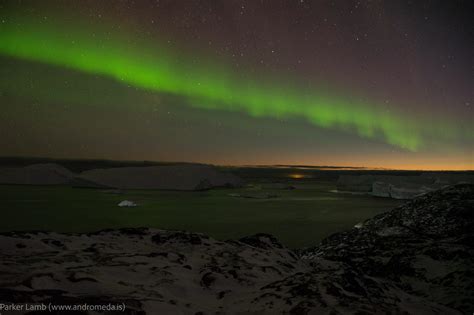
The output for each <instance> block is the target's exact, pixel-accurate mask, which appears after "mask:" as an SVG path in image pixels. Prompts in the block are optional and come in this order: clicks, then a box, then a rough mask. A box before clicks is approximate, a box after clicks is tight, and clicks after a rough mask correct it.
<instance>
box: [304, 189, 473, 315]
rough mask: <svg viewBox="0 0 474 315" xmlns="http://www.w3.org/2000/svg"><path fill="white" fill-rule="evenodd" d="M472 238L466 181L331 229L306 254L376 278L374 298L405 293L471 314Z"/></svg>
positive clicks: (362, 276)
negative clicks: (351, 224)
mask: <svg viewBox="0 0 474 315" xmlns="http://www.w3.org/2000/svg"><path fill="white" fill-rule="evenodd" d="M473 240H474V185H468V184H466V185H457V186H451V187H447V188H445V189H442V190H439V191H436V192H432V193H428V194H426V195H423V196H421V197H418V198H416V199H414V200H413V201H411V202H408V203H406V204H405V205H402V206H400V207H398V208H395V209H393V210H391V211H389V212H386V213H382V214H380V215H377V216H375V217H374V218H372V219H369V220H367V221H365V222H364V223H363V225H362V226H359V227H358V228H354V229H352V230H349V231H346V232H342V233H336V234H333V235H331V236H330V237H328V238H327V239H325V240H323V241H322V242H321V244H320V245H318V246H315V247H313V248H308V249H306V250H304V251H302V256H303V258H304V259H305V260H308V261H314V262H317V263H322V262H323V261H330V262H333V263H343V264H344V265H345V266H347V267H343V268H344V269H346V268H347V270H352V271H353V272H355V273H356V274H357V275H358V276H357V277H358V279H359V280H358V281H362V280H363V279H367V278H371V279H374V280H375V281H377V283H378V286H379V290H380V292H379V293H378V294H377V295H376V296H374V297H373V298H374V299H377V296H379V297H380V298H383V299H386V300H387V299H388V298H390V299H395V300H396V299H400V298H401V297H402V296H404V295H405V297H404V299H406V298H407V296H410V299H411V300H412V301H414V300H418V301H425V302H423V303H428V304H431V305H433V307H434V306H435V305H438V306H436V307H446V308H448V309H450V310H449V311H448V310H444V311H443V312H448V313H453V314H455V313H458V312H459V313H468V312H471V310H472V309H473V308H474V303H473V301H474V290H473V288H474V274H473V272H472V270H474V247H473V244H474V242H473ZM402 301H403V300H402ZM398 303H402V302H398ZM418 303H419V302H417V303H416V304H418ZM411 304H412V305H413V302H411ZM428 304H427V305H428ZM397 305H399V307H401V305H400V304H397ZM413 306H415V305H413ZM412 312H414V311H411V312H409V313H412ZM432 312H435V308H433V309H432Z"/></svg>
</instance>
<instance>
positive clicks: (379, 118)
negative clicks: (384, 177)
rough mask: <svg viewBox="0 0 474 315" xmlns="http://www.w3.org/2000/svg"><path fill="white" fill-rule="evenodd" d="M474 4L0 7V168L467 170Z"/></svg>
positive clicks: (472, 135) (473, 163) (471, 163)
mask: <svg viewBox="0 0 474 315" xmlns="http://www.w3.org/2000/svg"><path fill="white" fill-rule="evenodd" d="M471 12H474V5H473V2H472V1H456V0H454V1H431V0H428V1H415V0H413V1H354V2H352V1H309V0H297V1H290V0H287V1H277V0H268V1H257V0H250V1H234V0H227V1H210V0H206V1H198V0H195V1H177V0H160V1H0V106H1V107H0V108H1V111H0V135H1V137H0V155H1V156H40V157H55V158H106V159H117V160H154V161H189V162H204V163H215V164H225V165H228V164H233V165H244V164H267V165H268V164H300V165H301V164H307V165H338V166H366V167H386V168H403V169H474V155H473V148H474V132H473V131H474V115H473V109H472V108H473V106H474V89H473V87H474V75H473V74H474V27H473V23H472V20H473V19H472V16H470V14H472V13H471Z"/></svg>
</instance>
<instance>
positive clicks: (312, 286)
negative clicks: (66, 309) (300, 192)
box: [0, 184, 474, 314]
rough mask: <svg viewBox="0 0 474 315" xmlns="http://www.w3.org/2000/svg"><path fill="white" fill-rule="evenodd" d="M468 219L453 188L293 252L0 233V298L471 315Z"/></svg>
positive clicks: (244, 245)
mask: <svg viewBox="0 0 474 315" xmlns="http://www.w3.org/2000/svg"><path fill="white" fill-rule="evenodd" d="M473 209H474V186H473V185H469V184H464V185H456V186H452V187H448V188H445V189H443V190H440V191H437V192H433V193H429V194H426V195H424V196H421V197H418V198H416V199H414V200H412V201H409V202H407V203H406V204H404V205H402V206H400V207H397V208H395V209H393V210H391V211H388V212H385V213H383V214H379V215H377V216H375V217H374V218H372V219H369V220H367V221H365V222H364V223H363V224H361V225H358V227H354V228H353V229H351V230H348V231H346V232H341V233H336V234H333V235H331V236H329V237H328V238H326V239H324V240H323V241H322V242H321V243H320V244H319V245H316V243H315V246H312V247H309V248H304V249H301V250H297V251H292V250H289V249H287V248H286V247H285V246H283V245H282V244H281V243H279V242H278V241H277V240H276V239H275V238H274V237H273V236H271V235H267V234H257V235H254V236H249V237H244V238H241V239H239V240H235V241H218V240H214V239H212V238H210V237H208V236H205V235H202V234H195V233H189V232H176V231H164V230H155V229H149V228H129V229H116V230H103V231H99V232H95V233H87V234H60V233H53V232H51V233H46V232H9V233H3V234H2V235H1V237H0V246H1V248H2V251H1V256H2V257H1V260H0V261H1V265H0V270H1V273H0V287H1V292H2V294H0V296H1V301H2V302H15V303H20V302H36V303H38V302H44V303H48V302H54V303H84V302H88V303H95V304H97V303H105V304H106V303H122V302H123V303H125V304H126V305H127V310H126V312H125V313H126V314H144V313H146V314H160V313H161V314H165V313H166V314H168V313H183V314H221V313H259V314H260V313H268V314H275V313H290V314H381V313H392V314H400V313H409V314H471V313H472V311H473V310H474V303H473V301H474V275H473V270H474V258H473V257H474V255H473V254H474V249H473V246H472V244H474V242H473V240H474V234H473V233H474V232H473V231H474V215H473Z"/></svg>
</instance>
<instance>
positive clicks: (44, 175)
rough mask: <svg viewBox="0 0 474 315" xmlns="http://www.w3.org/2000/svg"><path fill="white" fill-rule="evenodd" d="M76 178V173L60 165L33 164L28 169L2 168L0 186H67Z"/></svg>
mask: <svg viewBox="0 0 474 315" xmlns="http://www.w3.org/2000/svg"><path fill="white" fill-rule="evenodd" d="M74 176H75V175H74V173H72V172H71V171H69V170H68V169H66V168H64V167H62V166H61V165H58V164H54V163H47V164H33V165H29V166H26V167H9V168H1V169H0V184H13V185H65V184H68V183H69V182H70V181H71V180H72V178H74Z"/></svg>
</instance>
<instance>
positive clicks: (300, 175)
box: [288, 174, 306, 179]
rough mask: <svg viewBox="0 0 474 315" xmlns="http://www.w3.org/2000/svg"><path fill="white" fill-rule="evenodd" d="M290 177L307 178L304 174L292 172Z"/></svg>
mask: <svg viewBox="0 0 474 315" xmlns="http://www.w3.org/2000/svg"><path fill="white" fill-rule="evenodd" d="M288 177H290V178H293V179H301V178H305V177H306V176H305V175H303V174H290V175H288Z"/></svg>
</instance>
